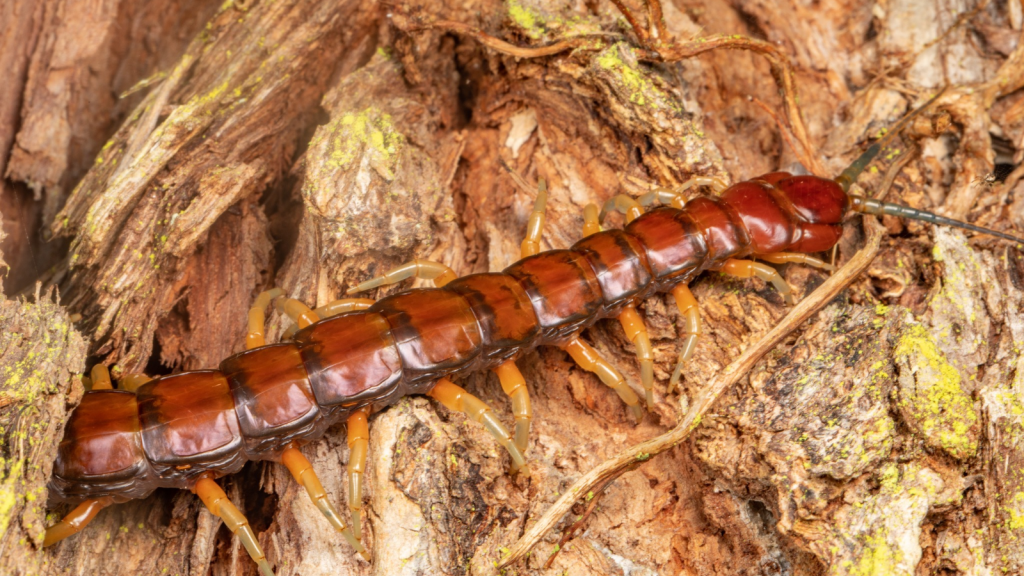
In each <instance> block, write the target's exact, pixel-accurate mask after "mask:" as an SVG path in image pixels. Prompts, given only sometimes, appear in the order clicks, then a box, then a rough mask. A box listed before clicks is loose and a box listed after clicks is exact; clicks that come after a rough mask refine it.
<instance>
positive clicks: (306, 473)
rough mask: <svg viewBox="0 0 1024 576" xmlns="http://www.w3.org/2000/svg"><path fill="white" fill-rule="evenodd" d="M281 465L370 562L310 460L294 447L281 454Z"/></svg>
mask: <svg viewBox="0 0 1024 576" xmlns="http://www.w3.org/2000/svg"><path fill="white" fill-rule="evenodd" d="M281 463H282V464H284V465H285V466H286V467H287V468H288V471H289V472H291V473H292V477H293V478H295V481H296V482H298V483H299V484H301V485H302V487H303V488H305V489H306V493H307V494H309V499H310V500H312V501H313V505H315V506H316V507H317V509H318V510H320V512H321V513H323V515H324V516H326V517H327V521H328V522H330V523H331V526H334V529H335V530H337V531H338V532H341V535H342V536H344V537H345V540H347V541H348V543H349V544H351V545H352V547H353V548H355V549H356V552H358V553H359V555H360V556H362V557H363V558H364V559H365V560H366V561H369V560H370V554H369V553H367V551H366V548H364V547H363V545H362V544H361V543H360V542H359V541H358V540H356V538H355V536H353V535H352V531H351V530H349V528H348V526H345V522H344V521H343V520H342V519H341V516H340V515H339V514H338V511H337V510H336V509H335V508H334V505H333V504H331V501H330V500H328V499H327V491H326V490H324V487H323V484H321V483H320V478H319V477H317V475H316V472H315V471H314V470H313V465H312V464H310V463H309V460H308V459H307V458H306V457H305V456H304V455H303V454H302V452H300V451H299V449H298V448H296V447H294V446H292V447H290V448H287V449H285V451H284V452H282V453H281Z"/></svg>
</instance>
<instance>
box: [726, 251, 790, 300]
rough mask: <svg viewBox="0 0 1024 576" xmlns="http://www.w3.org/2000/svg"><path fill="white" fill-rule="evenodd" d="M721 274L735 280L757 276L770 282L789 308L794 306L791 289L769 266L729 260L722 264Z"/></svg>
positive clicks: (749, 261)
mask: <svg viewBox="0 0 1024 576" xmlns="http://www.w3.org/2000/svg"><path fill="white" fill-rule="evenodd" d="M721 272H722V273H723V274H728V275H729V276H734V277H736V278H750V277H753V276H757V277H758V278H760V279H761V280H764V281H765V282H771V283H772V284H773V285H774V286H775V289H776V290H778V292H779V294H781V295H782V297H783V298H785V300H786V303H787V304H789V305H790V306H792V305H793V304H796V300H795V299H794V298H793V289H792V288H790V287H789V284H786V281H785V280H784V279H783V278H782V276H779V272H778V270H776V269H775V268H772V267H771V266H768V265H765V264H761V263H760V262H754V261H752V260H734V259H732V258H730V259H728V260H726V261H725V262H724V263H723V264H722V269H721Z"/></svg>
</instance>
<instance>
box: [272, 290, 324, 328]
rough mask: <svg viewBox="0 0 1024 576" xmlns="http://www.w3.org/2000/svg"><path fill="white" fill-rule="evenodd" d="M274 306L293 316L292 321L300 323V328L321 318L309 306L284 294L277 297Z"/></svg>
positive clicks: (281, 311)
mask: <svg viewBox="0 0 1024 576" xmlns="http://www.w3.org/2000/svg"><path fill="white" fill-rule="evenodd" d="M274 308H277V311H278V312H280V313H282V314H284V315H286V316H288V317H289V318H291V319H292V322H295V323H296V324H298V325H299V329H300V330H301V329H303V328H305V327H306V326H309V325H310V324H313V323H315V322H318V321H319V320H320V317H319V316H317V315H316V313H315V312H313V311H312V310H310V309H309V306H306V305H305V304H304V303H302V302H300V301H298V300H296V299H294V298H285V297H283V296H282V297H279V298H275V299H274Z"/></svg>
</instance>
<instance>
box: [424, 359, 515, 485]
mask: <svg viewBox="0 0 1024 576" xmlns="http://www.w3.org/2000/svg"><path fill="white" fill-rule="evenodd" d="M427 396H430V397H431V398H433V399H435V400H437V401H438V402H440V403H441V404H444V406H445V407H446V408H448V409H449V410H454V411H456V412H462V413H463V414H465V415H466V416H468V417H469V418H470V420H473V421H476V422H479V423H481V424H483V425H484V428H485V429H487V432H489V433H490V434H491V436H493V437H494V439H495V440H497V441H498V444H501V445H502V447H503V448H505V450H506V451H507V452H508V454H509V456H510V457H511V458H512V472H513V473H516V472H520V471H521V472H523V473H527V474H528V472H529V469H528V468H527V467H526V459H525V458H523V454H522V452H520V451H519V448H518V447H516V443H515V441H513V439H512V435H511V434H509V433H508V430H507V429H506V428H505V426H504V425H502V423H501V421H499V420H498V418H497V417H496V416H495V415H494V412H493V411H492V410H491V408H490V406H488V405H487V404H485V403H484V401H483V400H481V399H479V398H477V397H476V396H473V395H472V394H470V393H469V392H467V391H466V390H464V389H463V388H462V387H460V386H456V385H455V384H453V383H452V381H451V380H449V379H447V378H441V379H440V380H438V381H437V383H436V384H434V387H433V388H431V389H430V392H427Z"/></svg>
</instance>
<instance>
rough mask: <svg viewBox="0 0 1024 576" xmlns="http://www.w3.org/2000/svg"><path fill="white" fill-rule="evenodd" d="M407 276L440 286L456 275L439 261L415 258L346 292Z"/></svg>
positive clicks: (392, 281)
mask: <svg viewBox="0 0 1024 576" xmlns="http://www.w3.org/2000/svg"><path fill="white" fill-rule="evenodd" d="M409 278H423V279H424V280H433V281H434V286H438V287H440V286H444V285H445V284H447V283H449V282H451V281H452V280H455V278H457V276H456V275H455V272H454V271H453V270H452V269H451V268H449V267H448V266H445V265H444V264H441V263H440V262H434V261H433V260H423V259H421V258H416V259H414V260H412V261H409V262H406V263H405V264H402V265H401V266H398V267H396V268H392V269H391V270H388V271H387V272H385V273H384V275H383V276H377V277H376V278H371V279H370V280H367V281H366V282H361V283H359V284H357V285H356V286H355V287H354V288H352V289H351V290H349V291H348V293H349V294H355V293H356V292H364V291H366V290H370V289H373V288H378V287H380V286H390V285H391V284H398V283H399V282H401V281H402V280H408V279H409Z"/></svg>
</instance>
